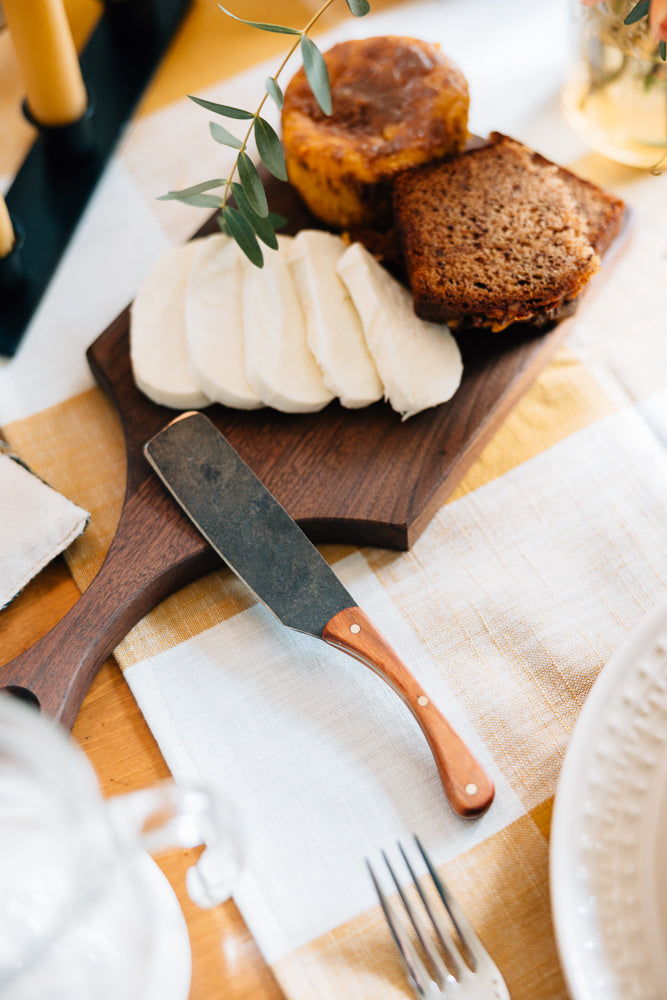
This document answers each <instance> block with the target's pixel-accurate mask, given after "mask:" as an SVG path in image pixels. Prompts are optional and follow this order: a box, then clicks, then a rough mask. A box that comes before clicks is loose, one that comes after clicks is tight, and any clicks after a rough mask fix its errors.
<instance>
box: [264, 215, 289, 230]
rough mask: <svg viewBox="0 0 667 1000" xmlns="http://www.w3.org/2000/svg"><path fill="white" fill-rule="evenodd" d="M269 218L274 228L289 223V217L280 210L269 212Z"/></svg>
mask: <svg viewBox="0 0 667 1000" xmlns="http://www.w3.org/2000/svg"><path fill="white" fill-rule="evenodd" d="M267 219H268V220H269V222H270V223H271V225H272V227H273V229H274V230H276V229H282V228H283V227H284V226H286V225H287V219H286V218H285V216H284V215H279V214H278V212H269V214H268V215H267Z"/></svg>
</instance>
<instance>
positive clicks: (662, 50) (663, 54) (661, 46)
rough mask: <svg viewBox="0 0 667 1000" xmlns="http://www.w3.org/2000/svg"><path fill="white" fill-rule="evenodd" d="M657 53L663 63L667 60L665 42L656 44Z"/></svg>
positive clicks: (666, 45) (666, 43) (666, 44)
mask: <svg viewBox="0 0 667 1000" xmlns="http://www.w3.org/2000/svg"><path fill="white" fill-rule="evenodd" d="M658 52H659V53H660V58H661V59H662V60H663V61H666V60H667V42H658Z"/></svg>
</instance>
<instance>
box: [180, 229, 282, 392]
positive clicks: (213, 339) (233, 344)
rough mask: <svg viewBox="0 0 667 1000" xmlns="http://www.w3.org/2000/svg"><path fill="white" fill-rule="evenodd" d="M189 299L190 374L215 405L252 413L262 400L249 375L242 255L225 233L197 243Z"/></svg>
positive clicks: (186, 309)
mask: <svg viewBox="0 0 667 1000" xmlns="http://www.w3.org/2000/svg"><path fill="white" fill-rule="evenodd" d="M198 242H199V247H198V249H197V253H196V254H195V257H194V261H193V263H192V267H191V269H190V278H189V280H188V287H187V292H186V296H185V330H186V338H187V349H188V359H189V364H190V373H191V375H192V378H193V380H194V381H195V383H196V384H197V385H198V386H199V388H200V389H201V390H202V391H203V392H204V393H205V394H206V395H207V396H208V397H209V398H210V399H212V400H214V401H215V402H217V403H222V404H223V405H224V406H233V407H236V408H237V409H240V410H254V409H257V408H258V407H260V406H262V405H263V404H262V400H261V399H260V397H259V396H258V395H257V393H256V392H255V390H254V389H253V387H252V386H251V385H250V382H249V381H248V379H247V377H246V373H245V347H244V340H243V310H242V305H241V257H242V252H241V250H240V249H239V247H238V244H237V243H235V241H234V240H232V239H231V238H230V237H229V236H225V235H224V234H223V233H220V234H216V235H213V236H208V237H206V238H205V239H202V240H199V241H198Z"/></svg>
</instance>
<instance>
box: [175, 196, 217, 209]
mask: <svg viewBox="0 0 667 1000" xmlns="http://www.w3.org/2000/svg"><path fill="white" fill-rule="evenodd" d="M179 201H182V202H183V204H184V205H194V207H195V208H220V206H221V205H222V198H216V196H215V195H214V194H191V195H187V196H186V197H185V198H179Z"/></svg>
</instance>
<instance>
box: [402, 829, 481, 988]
mask: <svg viewBox="0 0 667 1000" xmlns="http://www.w3.org/2000/svg"><path fill="white" fill-rule="evenodd" d="M415 842H416V844H417V847H418V848H419V851H420V853H421V856H422V857H423V859H424V861H425V862H426V867H427V868H428V870H429V874H430V876H431V878H432V879H433V884H434V885H435V887H436V889H437V890H438V895H439V896H440V898H441V900H442V902H443V903H444V905H445V909H446V910H447V912H448V914H449V916H450V918H451V921H452V923H453V924H454V927H455V928H456V933H457V934H458V936H459V938H460V939H461V942H462V943H463V946H464V948H465V949H466V951H467V952H468V955H469V957H470V960H471V962H472V969H473V971H475V970H476V969H477V968H478V967H479V966H480V965H481V964H482V963H484V962H491V959H490V957H489V954H488V952H487V950H486V948H485V947H484V945H483V944H482V942H481V941H480V939H479V937H478V936H477V933H476V932H475V929H474V928H473V926H472V924H471V923H470V921H469V920H468V918H467V917H466V915H465V913H464V912H463V910H462V909H461V907H460V905H459V903H458V902H457V900H456V898H455V897H454V896H453V895H452V893H451V892H450V891H449V889H448V888H447V886H446V885H445V883H444V882H443V881H442V879H441V878H440V876H439V874H438V872H437V871H436V869H435V867H434V866H433V863H432V861H431V859H430V858H429V856H428V854H427V853H426V851H425V849H424V847H423V845H422V843H421V841H420V840H419V837H417V836H416V835H415Z"/></svg>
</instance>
